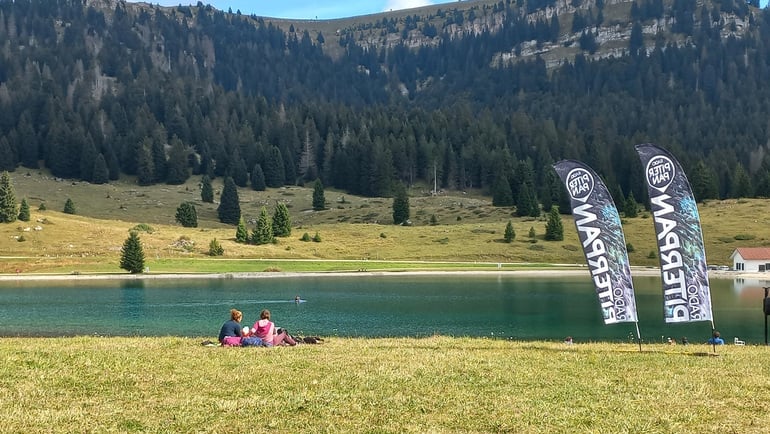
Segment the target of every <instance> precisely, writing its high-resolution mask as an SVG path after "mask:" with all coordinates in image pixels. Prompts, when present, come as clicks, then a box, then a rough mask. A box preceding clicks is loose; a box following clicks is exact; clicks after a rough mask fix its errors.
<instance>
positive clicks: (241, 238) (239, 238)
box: [235, 217, 249, 244]
mask: <svg viewBox="0 0 770 434" xmlns="http://www.w3.org/2000/svg"><path fill="white" fill-rule="evenodd" d="M235 242H236V243H244V244H245V243H248V242H249V230H248V229H246V221H245V220H244V219H243V217H241V218H240V219H238V228H237V229H236V230H235Z"/></svg>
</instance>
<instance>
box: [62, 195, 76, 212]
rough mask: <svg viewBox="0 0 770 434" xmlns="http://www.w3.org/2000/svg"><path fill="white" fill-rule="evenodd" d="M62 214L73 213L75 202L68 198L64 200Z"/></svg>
mask: <svg viewBox="0 0 770 434" xmlns="http://www.w3.org/2000/svg"><path fill="white" fill-rule="evenodd" d="M64 214H75V203H74V202H73V201H72V199H70V198H67V201H66V202H64Z"/></svg>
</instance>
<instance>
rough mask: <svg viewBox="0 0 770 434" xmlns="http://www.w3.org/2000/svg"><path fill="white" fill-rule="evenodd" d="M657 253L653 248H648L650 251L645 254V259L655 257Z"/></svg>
mask: <svg viewBox="0 0 770 434" xmlns="http://www.w3.org/2000/svg"><path fill="white" fill-rule="evenodd" d="M657 257H658V255H657V254H656V253H655V250H650V253H648V254H647V259H655V258H657Z"/></svg>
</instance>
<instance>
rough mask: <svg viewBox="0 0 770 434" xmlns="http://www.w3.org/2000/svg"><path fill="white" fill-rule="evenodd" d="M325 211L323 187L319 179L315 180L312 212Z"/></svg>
mask: <svg viewBox="0 0 770 434" xmlns="http://www.w3.org/2000/svg"><path fill="white" fill-rule="evenodd" d="M324 209H326V198H325V197H324V185H323V184H322V183H321V180H320V179H316V180H315V184H314V185H313V211H322V210H324Z"/></svg>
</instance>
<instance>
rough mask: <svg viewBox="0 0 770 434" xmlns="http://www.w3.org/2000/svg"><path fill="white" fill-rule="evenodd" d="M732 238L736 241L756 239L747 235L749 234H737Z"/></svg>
mask: <svg viewBox="0 0 770 434" xmlns="http://www.w3.org/2000/svg"><path fill="white" fill-rule="evenodd" d="M733 238H735V239H736V240H738V241H746V240H753V239H754V238H756V236H754V235H749V234H738V235H736V236H735V237H733Z"/></svg>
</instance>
